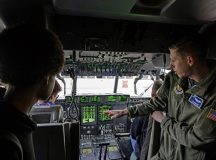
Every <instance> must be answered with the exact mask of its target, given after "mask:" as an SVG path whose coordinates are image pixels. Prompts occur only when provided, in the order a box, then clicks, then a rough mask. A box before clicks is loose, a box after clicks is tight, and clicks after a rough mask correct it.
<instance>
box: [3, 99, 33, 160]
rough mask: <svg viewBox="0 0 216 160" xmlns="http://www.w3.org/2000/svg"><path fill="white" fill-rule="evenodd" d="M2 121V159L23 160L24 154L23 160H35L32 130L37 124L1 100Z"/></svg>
mask: <svg viewBox="0 0 216 160" xmlns="http://www.w3.org/2000/svg"><path fill="white" fill-rule="evenodd" d="M0 122H1V125H0V156H1V159H5V160H21V157H22V155H23V160H35V155H34V148H33V141H32V132H33V131H34V130H35V129H36V124H35V123H34V122H33V121H32V120H31V119H30V118H29V117H28V116H27V115H25V114H24V113H22V112H21V111H19V110H17V109H16V108H15V107H14V106H12V105H10V104H7V103H5V102H0ZM21 150H22V153H21Z"/></svg>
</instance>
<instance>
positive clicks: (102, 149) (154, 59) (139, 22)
mask: <svg viewBox="0 0 216 160" xmlns="http://www.w3.org/2000/svg"><path fill="white" fill-rule="evenodd" d="M215 10H216V5H215V3H214V2H213V0H124V1H115V0H114V1H113V0H109V1H98V0H90V1H81V0H73V1H72V0H44V1H38V0H32V1H31V2H29V1H28V0H21V1H16V0H3V1H1V2H0V31H1V30H3V29H4V28H7V27H10V26H13V25H16V24H20V23H30V24H36V25H39V26H43V27H46V28H47V29H49V30H52V31H53V32H54V33H56V34H57V36H58V37H59V39H60V40H61V42H62V45H63V48H64V54H65V64H64V67H63V69H62V72H61V73H60V74H59V75H57V77H56V80H57V81H58V82H59V84H60V85H61V87H62V91H61V92H60V93H59V97H58V99H57V100H56V102H55V105H53V106H33V109H32V111H31V113H30V116H31V117H32V119H34V120H35V121H36V122H37V126H38V129H37V131H36V132H35V133H34V136H33V138H34V147H35V156H36V159H37V160H78V159H80V160H128V159H130V154H131V152H132V147H131V142H130V132H131V122H132V120H131V119H130V118H128V117H127V116H124V117H121V118H118V119H111V117H110V116H107V115H106V114H105V113H104V112H105V111H107V110H113V109H115V110H118V109H124V108H127V107H130V106H131V105H134V104H138V103H145V102H146V101H149V100H150V98H151V89H152V85H153V83H154V81H156V80H158V79H160V80H162V81H163V80H164V77H165V76H166V74H167V73H168V72H169V71H170V70H171V68H170V55H169V49H168V46H169V43H170V42H171V41H174V40H175V39H177V38H178V37H180V36H181V35H182V34H187V33H191V32H200V31H201V30H200V29H201V28H202V27H203V26H204V25H205V24H207V23H209V22H213V21H215V20H216V15H215V13H216V12H215ZM209 44H210V47H209V48H210V49H209V53H208V56H209V58H213V59H215V55H214V51H215V47H214V46H215V45H214V44H215V39H211V41H210V42H209ZM26 78H28V77H26ZM149 159H150V158H148V160H149Z"/></svg>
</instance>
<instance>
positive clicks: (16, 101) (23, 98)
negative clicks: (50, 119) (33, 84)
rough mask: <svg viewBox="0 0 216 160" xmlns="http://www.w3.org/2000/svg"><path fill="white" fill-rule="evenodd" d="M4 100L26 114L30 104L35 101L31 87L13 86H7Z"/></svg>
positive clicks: (30, 106)
mask: <svg viewBox="0 0 216 160" xmlns="http://www.w3.org/2000/svg"><path fill="white" fill-rule="evenodd" d="M4 100H5V101H6V102H8V103H10V104H12V105H13V106H14V107H16V108H17V109H18V110H20V111H21V112H23V113H24V114H26V115H28V114H29V112H30V110H31V108H32V106H33V105H34V104H35V102H37V99H36V98H35V96H34V91H33V90H32V89H31V90H30V89H23V88H22V89H21V88H20V89H17V88H15V87H13V86H10V87H9V88H8V90H7V92H6V94H5V96H4Z"/></svg>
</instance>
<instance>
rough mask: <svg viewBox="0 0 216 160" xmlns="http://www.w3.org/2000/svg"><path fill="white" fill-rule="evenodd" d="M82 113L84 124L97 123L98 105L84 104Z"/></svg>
mask: <svg viewBox="0 0 216 160" xmlns="http://www.w3.org/2000/svg"><path fill="white" fill-rule="evenodd" d="M81 115H82V116H81V122H82V124H88V123H96V106H82V107H81Z"/></svg>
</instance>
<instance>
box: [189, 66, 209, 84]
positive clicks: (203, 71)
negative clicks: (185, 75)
mask: <svg viewBox="0 0 216 160" xmlns="http://www.w3.org/2000/svg"><path fill="white" fill-rule="evenodd" d="M209 73H210V68H209V66H208V65H207V64H202V65H198V66H196V68H195V69H194V70H193V73H192V75H191V76H190V77H189V78H190V79H192V80H194V81H195V82H197V83H200V82H201V81H203V80H204V79H205V78H206V77H207V76H208V75H209Z"/></svg>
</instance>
